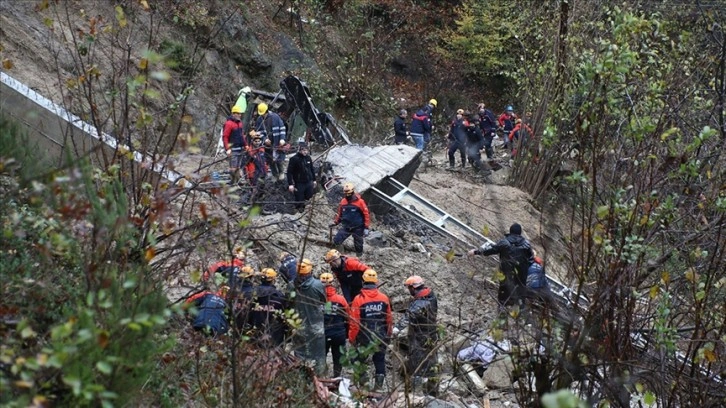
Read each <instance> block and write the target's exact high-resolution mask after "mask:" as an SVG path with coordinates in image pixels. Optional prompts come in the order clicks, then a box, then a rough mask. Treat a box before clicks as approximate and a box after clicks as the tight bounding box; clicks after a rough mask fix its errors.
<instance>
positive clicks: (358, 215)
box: [330, 183, 371, 258]
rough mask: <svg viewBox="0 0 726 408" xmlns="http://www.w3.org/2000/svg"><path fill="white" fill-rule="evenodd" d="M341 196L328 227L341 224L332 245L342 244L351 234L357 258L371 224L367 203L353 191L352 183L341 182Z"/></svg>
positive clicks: (360, 254) (360, 253)
mask: <svg viewBox="0 0 726 408" xmlns="http://www.w3.org/2000/svg"><path fill="white" fill-rule="evenodd" d="M343 194H344V195H345V197H343V198H342V199H341V200H340V204H338V213H337V215H336V216H335V220H334V221H333V223H332V224H330V228H332V227H334V226H336V225H338V224H341V227H340V228H339V229H338V232H336V233H335V237H334V238H333V244H334V245H342V244H343V242H345V240H346V239H348V237H350V236H351V235H353V246H354V247H355V254H356V256H357V257H358V258H360V257H361V256H363V238H364V237H367V236H368V228H370V225H371V216H370V213H369V212H368V205H366V202H365V201H364V200H363V198H362V197H361V196H360V194H358V193H356V192H355V188H354V187H353V183H345V184H343Z"/></svg>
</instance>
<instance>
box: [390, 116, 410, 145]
mask: <svg viewBox="0 0 726 408" xmlns="http://www.w3.org/2000/svg"><path fill="white" fill-rule="evenodd" d="M406 116H408V111H406V109H401V110H400V111H398V117H397V118H396V120H395V121H394V122H393V143H395V144H397V145H400V144H405V143H406V139H408V129H407V128H406Z"/></svg>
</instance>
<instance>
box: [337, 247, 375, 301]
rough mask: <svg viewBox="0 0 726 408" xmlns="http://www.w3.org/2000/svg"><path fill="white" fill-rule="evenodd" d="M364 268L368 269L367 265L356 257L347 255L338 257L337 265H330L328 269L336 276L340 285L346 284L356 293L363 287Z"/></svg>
mask: <svg viewBox="0 0 726 408" xmlns="http://www.w3.org/2000/svg"><path fill="white" fill-rule="evenodd" d="M366 269H368V265H366V264H364V263H363V262H361V261H360V260H358V258H353V257H347V256H341V257H340V266H339V267H337V268H334V267H333V266H332V265H331V266H330V271H331V272H333V273H334V274H335V277H336V278H338V282H339V283H340V286H341V287H343V286H347V287H349V288H351V289H352V290H351V291H352V292H354V293H356V294H358V293H360V289H361V288H362V287H363V272H365V271H366Z"/></svg>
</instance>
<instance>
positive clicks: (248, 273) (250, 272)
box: [239, 266, 255, 279]
mask: <svg viewBox="0 0 726 408" xmlns="http://www.w3.org/2000/svg"><path fill="white" fill-rule="evenodd" d="M254 275H255V270H254V269H252V267H251V266H245V267H243V268H242V270H241V271H240V274H239V276H240V277H241V278H242V279H249V278H251V277H252V276H254Z"/></svg>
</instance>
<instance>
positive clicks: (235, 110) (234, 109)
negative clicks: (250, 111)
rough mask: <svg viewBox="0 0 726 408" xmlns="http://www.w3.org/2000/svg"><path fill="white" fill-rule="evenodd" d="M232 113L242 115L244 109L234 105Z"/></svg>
mask: <svg viewBox="0 0 726 408" xmlns="http://www.w3.org/2000/svg"><path fill="white" fill-rule="evenodd" d="M232 113H242V107H240V106H237V105H234V106H233V107H232Z"/></svg>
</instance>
